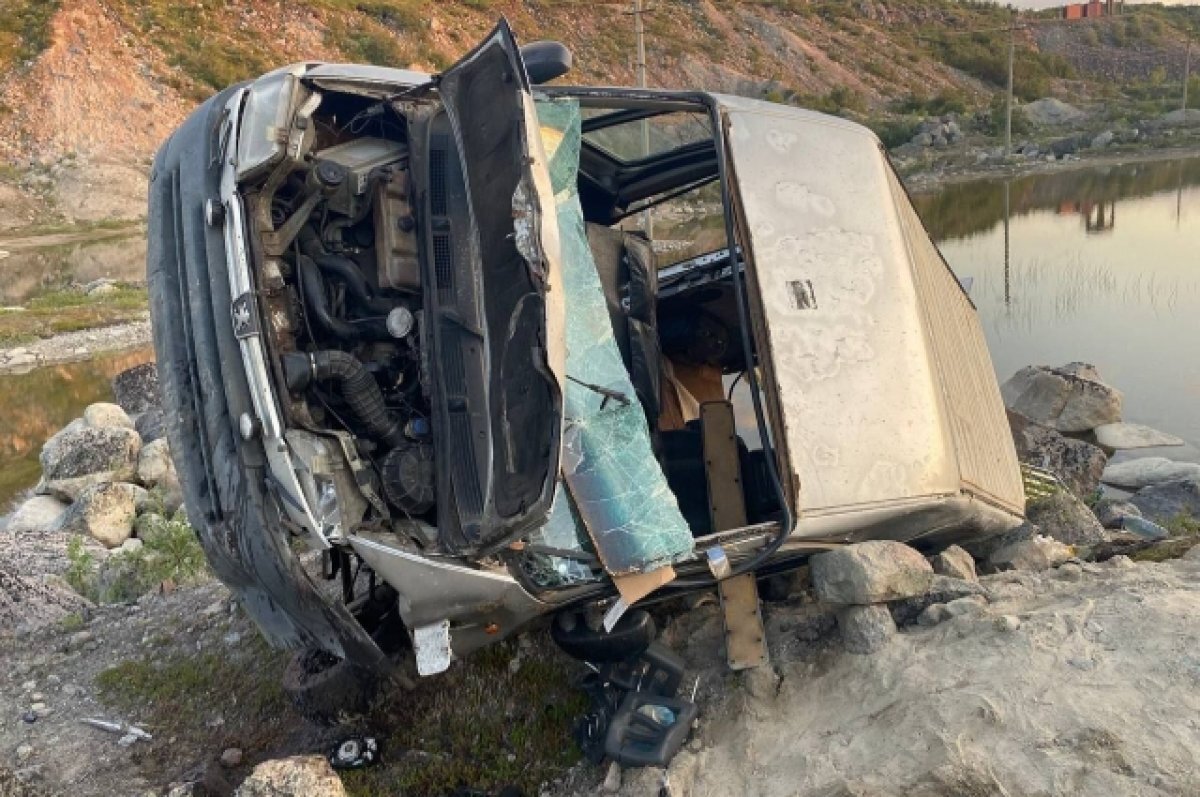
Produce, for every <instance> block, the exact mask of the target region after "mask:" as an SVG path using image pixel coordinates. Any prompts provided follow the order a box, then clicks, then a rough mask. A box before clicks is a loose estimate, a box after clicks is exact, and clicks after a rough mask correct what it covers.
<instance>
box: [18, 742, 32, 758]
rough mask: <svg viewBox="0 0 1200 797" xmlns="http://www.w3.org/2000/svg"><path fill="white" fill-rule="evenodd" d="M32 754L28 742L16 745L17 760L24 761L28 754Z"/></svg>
mask: <svg viewBox="0 0 1200 797" xmlns="http://www.w3.org/2000/svg"><path fill="white" fill-rule="evenodd" d="M31 755H33V746H32V745H28V744H20V745H17V760H18V761H24V760H25V759H26V758H29V756H31Z"/></svg>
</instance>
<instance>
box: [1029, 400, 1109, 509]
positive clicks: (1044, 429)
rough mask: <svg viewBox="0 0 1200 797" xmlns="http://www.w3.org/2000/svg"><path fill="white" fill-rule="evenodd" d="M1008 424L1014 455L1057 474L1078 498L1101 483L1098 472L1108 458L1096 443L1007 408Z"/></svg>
mask: <svg viewBox="0 0 1200 797" xmlns="http://www.w3.org/2000/svg"><path fill="white" fill-rule="evenodd" d="M1008 426H1009V429H1010V430H1011V431H1012V436H1013V443H1014V444H1015V446H1016V449H1017V458H1018V459H1020V460H1021V461H1022V462H1025V463H1028V464H1030V465H1036V466H1037V467H1039V468H1045V469H1046V470H1048V471H1050V472H1051V473H1053V474H1054V475H1055V476H1057V477H1058V480H1059V481H1060V482H1062V483H1063V485H1064V486H1065V487H1066V488H1067V489H1068V490H1070V491H1071V492H1073V493H1075V495H1077V496H1079V497H1081V498H1082V497H1084V496H1087V495H1091V494H1092V493H1093V492H1095V490H1096V488H1097V487H1098V486H1099V485H1100V475H1101V474H1102V473H1103V472H1104V466H1105V465H1106V464H1107V462H1108V457H1106V456H1105V455H1104V451H1102V450H1101V449H1100V448H1099V447H1098V446H1094V445H1092V444H1091V443H1087V442H1084V441H1083V440H1076V439H1075V438H1073V437H1064V436H1063V435H1062V434H1060V433H1059V432H1058V431H1056V430H1054V429H1051V428H1050V427H1049V426H1045V425H1043V424H1040V423H1036V422H1034V421H1032V420H1030V419H1029V418H1026V417H1025V416H1024V415H1021V414H1020V413H1017V412H1013V411H1012V410H1009V411H1008Z"/></svg>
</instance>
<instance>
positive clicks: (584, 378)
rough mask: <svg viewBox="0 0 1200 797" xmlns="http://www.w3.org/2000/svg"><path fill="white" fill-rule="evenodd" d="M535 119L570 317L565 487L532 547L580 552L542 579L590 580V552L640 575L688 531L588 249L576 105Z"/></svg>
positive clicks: (543, 111)
mask: <svg viewBox="0 0 1200 797" xmlns="http://www.w3.org/2000/svg"><path fill="white" fill-rule="evenodd" d="M537 113H538V119H539V122H540V124H541V134H542V140H543V144H544V145H545V149H546V153H547V156H548V157H549V159H550V163H549V165H550V177H551V182H552V184H553V187H554V193H555V199H556V202H557V210H558V225H559V235H560V237H561V239H562V259H563V263H562V270H563V283H564V290H565V292H566V306H567V318H568V324H567V330H566V335H567V383H566V386H565V398H564V415H565V419H566V420H565V426H564V429H563V455H562V468H563V475H564V477H565V480H566V484H567V487H568V489H567V490H564V489H563V487H562V484H560V485H559V488H558V490H559V491H558V494H557V495H556V497H555V503H554V510H553V511H552V512H551V516H550V520H549V522H548V523H547V525H546V526H545V527H544V528H543V529H541V530H540V531H539V532H538V533H536V534H535V535H532V536H531V538H530V543H531V545H532V546H533V547H535V548H536V547H538V546H542V547H546V548H552V549H560V550H561V549H570V550H580V551H583V552H585V553H584V555H583V558H582V559H581V560H574V559H569V558H564V557H556V556H547V557H546V558H545V559H541V560H539V561H540V562H541V563H542V565H543V568H539V569H540V570H541V571H542V572H543V573H547V571H548V572H549V573H552V574H557V575H558V576H559V577H560V578H563V579H565V580H566V581H567V582H568V583H569V582H573V581H576V580H579V579H581V578H586V577H590V575H591V572H592V571H591V568H590V567H588V566H587V564H586V560H587V559H588V556H587V554H588V553H590V552H591V551H593V550H594V551H595V553H596V555H598V556H599V558H600V562H601V563H602V564H603V566H604V569H605V570H607V571H608V572H609V573H610V574H612V575H614V576H617V575H626V574H631V573H643V572H647V571H650V570H654V569H656V568H659V567H662V566H664V565H667V564H671V563H674V562H677V561H680V560H681V559H684V558H686V557H687V556H689V555H690V554H691V552H692V534H691V530H690V529H689V528H688V525H687V523H686V521H684V519H683V515H682V514H680V512H679V506H678V503H677V502H676V500H675V495H674V493H672V492H671V490H670V488H669V487H668V486H667V480H666V477H665V476H664V475H663V472H662V468H661V467H660V466H659V464H658V461H657V460H656V459H655V457H654V453H653V450H652V448H651V445H650V435H649V430H648V428H647V425H646V416H645V414H644V412H643V410H642V406H641V404H640V403H639V402H638V400H637V397H636V394H635V392H634V387H633V383H632V382H631V381H630V378H629V373H628V371H627V370H626V368H625V364H624V363H623V362H622V361H621V354H620V351H619V349H618V347H617V342H616V338H615V337H614V336H613V330H612V323H611V321H610V319H609V314H608V307H607V304H606V302H605V297H604V291H603V289H602V287H601V284H600V278H599V276H598V275H597V273H596V264H595V261H594V260H593V258H592V252H591V248H590V247H589V246H588V239H587V233H586V228H585V226H584V220H583V211H582V209H581V208H580V204H579V196H578V194H577V191H576V178H577V173H578V168H579V147H580V111H579V105H578V103H577V102H575V101H573V100H542V101H539V102H538V103H537ZM568 501H569V502H570V504H569V505H568V503H567V502H568ZM584 530H586V533H583V532H584ZM589 537H590V540H589V539H588V538H589ZM589 543H590V544H589ZM531 556H532V557H538V556H542V554H536V553H533V554H531ZM585 571H586V572H585Z"/></svg>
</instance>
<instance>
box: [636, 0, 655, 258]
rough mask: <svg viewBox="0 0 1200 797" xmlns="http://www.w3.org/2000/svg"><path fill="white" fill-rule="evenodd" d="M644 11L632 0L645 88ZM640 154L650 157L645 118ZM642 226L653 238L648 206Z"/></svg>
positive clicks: (640, 82) (640, 81) (640, 77)
mask: <svg viewBox="0 0 1200 797" xmlns="http://www.w3.org/2000/svg"><path fill="white" fill-rule="evenodd" d="M645 12H646V9H645V7H644V6H643V5H642V0H633V33H634V37H635V38H636V39H637V63H636V64H635V66H636V68H637V84H638V88H642V89H644V88H646V25H645V22H644V20H643V19H642V15H643V14H644V13H645ZM642 155H643V156H644V157H650V123H649V122H648V121H646V120H645V119H643V120H642ZM642 221H643V226H644V227H645V228H646V237H647V238H650V239H653V238H654V219H653V218H652V217H651V215H650V208H646V212H645V213H644V214H643V215H642Z"/></svg>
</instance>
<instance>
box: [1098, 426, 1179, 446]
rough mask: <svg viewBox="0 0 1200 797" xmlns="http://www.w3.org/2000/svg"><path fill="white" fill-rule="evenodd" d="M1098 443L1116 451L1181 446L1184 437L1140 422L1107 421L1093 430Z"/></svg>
mask: <svg viewBox="0 0 1200 797" xmlns="http://www.w3.org/2000/svg"><path fill="white" fill-rule="evenodd" d="M1092 434H1094V435H1095V436H1096V443H1097V444H1098V445H1100V446H1103V447H1104V448H1111V449H1113V450H1114V451H1118V450H1125V449H1130V448H1155V447H1157V446H1181V445H1183V439H1182V438H1179V437H1176V436H1175V435H1173V434H1167V433H1166V432H1160V431H1158V430H1157V429H1153V428H1151V427H1149V426H1144V425H1142V424H1140V423H1106V424H1104V425H1103V426H1097V427H1096V428H1095V429H1093V430H1092Z"/></svg>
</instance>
